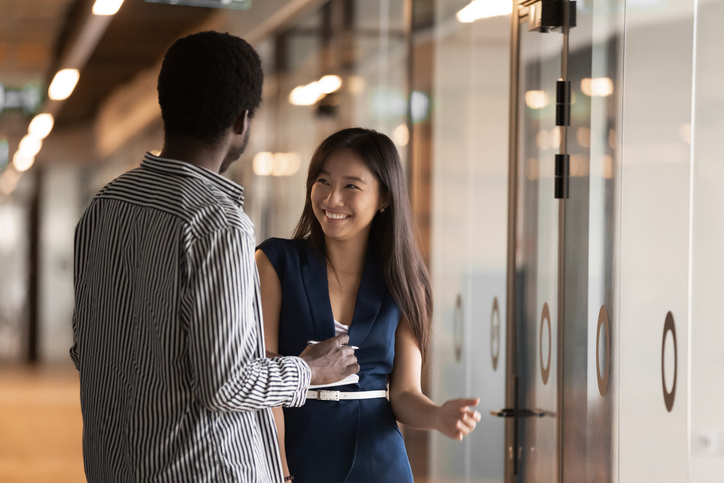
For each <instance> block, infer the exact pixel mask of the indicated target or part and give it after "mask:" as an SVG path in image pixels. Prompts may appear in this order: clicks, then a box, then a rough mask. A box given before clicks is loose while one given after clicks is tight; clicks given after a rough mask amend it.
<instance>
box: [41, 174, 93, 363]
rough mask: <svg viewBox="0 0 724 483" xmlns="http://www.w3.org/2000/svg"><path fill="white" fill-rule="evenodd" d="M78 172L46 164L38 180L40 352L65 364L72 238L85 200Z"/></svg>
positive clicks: (71, 299)
mask: <svg viewBox="0 0 724 483" xmlns="http://www.w3.org/2000/svg"><path fill="white" fill-rule="evenodd" d="M80 172H81V170H79V169H77V168H75V169H74V168H71V167H69V166H63V167H49V168H47V169H46V170H45V171H44V172H43V177H42V182H41V189H42V196H41V198H40V202H41V213H42V218H41V228H40V237H41V239H40V244H41V250H40V273H39V276H40V286H41V289H40V302H39V303H40V309H39V322H38V323H39V325H40V330H39V339H40V340H39V344H38V345H39V353H40V354H41V358H42V359H43V360H44V361H57V362H60V363H64V364H69V363H70V360H69V356H68V349H70V346H71V345H73V330H72V318H73V306H74V300H75V296H74V292H73V239H74V236H75V225H76V224H77V223H78V219H79V218H80V217H81V215H82V214H83V212H82V209H84V202H85V200H83V199H82V196H83V189H82V188H81V183H82V182H83V181H85V179H84V178H83V177H82V176H80Z"/></svg>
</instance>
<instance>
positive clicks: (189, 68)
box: [158, 32, 264, 145]
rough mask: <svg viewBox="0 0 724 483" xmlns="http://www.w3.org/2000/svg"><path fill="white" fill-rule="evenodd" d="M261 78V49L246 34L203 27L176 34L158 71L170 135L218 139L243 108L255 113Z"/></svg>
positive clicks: (206, 140) (160, 99)
mask: <svg viewBox="0 0 724 483" xmlns="http://www.w3.org/2000/svg"><path fill="white" fill-rule="evenodd" d="M263 81H264V74H263V72H262V69H261V60H260V59H259V55H258V54H257V53H256V51H255V50H254V49H253V48H252V47H251V45H249V44H248V43H247V42H246V41H245V40H243V39H240V38H238V37H234V36H232V35H229V34H222V33H218V32H201V33H197V34H193V35H189V36H188V37H184V38H182V39H179V40H177V41H176V42H175V43H174V44H173V45H172V46H171V47H170V48H169V49H168V51H167V52H166V56H165V57H164V59H163V64H162V66H161V73H160V74H159V76H158V103H159V104H160V105H161V116H162V117H163V124H164V130H165V132H166V139H167V140H168V139H179V138H192V139H196V140H199V141H202V142H204V143H206V144H207V145H214V144H215V143H216V142H217V141H218V140H219V139H220V138H221V136H222V135H223V133H224V131H226V130H227V129H228V128H229V127H231V126H232V125H233V124H234V122H235V121H236V119H237V118H238V117H239V116H240V115H241V114H243V112H244V111H246V110H248V111H249V117H251V116H252V115H253V114H254V110H255V109H256V108H257V106H259V103H260V102H261V86H262V83H263Z"/></svg>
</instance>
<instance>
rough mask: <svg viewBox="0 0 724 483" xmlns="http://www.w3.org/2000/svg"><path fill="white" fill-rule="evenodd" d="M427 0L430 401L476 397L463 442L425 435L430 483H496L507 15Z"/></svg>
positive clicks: (501, 391) (500, 458) (499, 475)
mask: <svg viewBox="0 0 724 483" xmlns="http://www.w3.org/2000/svg"><path fill="white" fill-rule="evenodd" d="M468 4H469V2H465V1H463V2H437V4H436V5H437V7H436V12H435V25H434V29H433V35H434V44H435V47H434V49H435V50H434V59H435V64H434V77H433V96H432V103H433V111H432V116H433V121H432V129H433V137H432V139H433V169H432V198H433V203H432V219H431V222H432V239H431V250H432V251H431V253H432V257H431V270H432V274H433V286H434V287H433V288H434V293H435V316H434V317H435V318H434V340H433V371H432V381H431V389H432V396H433V400H435V402H437V403H442V402H444V401H445V400H447V399H450V398H457V397H468V396H470V397H479V398H480V404H479V407H478V410H479V411H480V412H481V413H482V415H483V416H482V417H483V419H482V421H481V422H480V424H478V427H477V429H476V431H475V432H474V433H473V434H472V435H471V436H469V437H467V438H466V439H465V440H464V441H463V442H458V441H452V440H450V439H448V438H446V437H445V436H443V435H441V434H439V433H436V432H433V433H431V435H430V437H431V447H430V453H431V460H430V470H431V477H432V481H438V480H440V481H486V482H493V481H500V482H502V481H503V476H504V463H505V459H504V458H505V455H504V453H505V440H504V437H505V435H504V430H505V426H504V425H505V420H504V419H499V418H493V417H491V416H490V414H489V413H490V411H491V410H495V409H502V408H503V407H504V406H505V381H506V379H505V376H506V367H505V366H506V350H505V347H506V329H505V325H506V324H505V321H506V310H505V309H506V300H507V299H506V275H505V271H506V260H507V258H506V254H507V244H506V241H507V203H508V198H507V196H508V190H507V183H508V109H509V107H508V95H509V90H510V87H509V82H508V81H509V71H510V47H509V46H510V16H509V15H500V16H494V17H491V18H479V19H476V20H473V19H471V18H465V17H464V16H463V17H461V18H462V19H463V20H464V21H461V20H460V19H459V17H460V16H459V15H458V12H460V11H461V10H462V9H463V8H465V7H466V6H467V5H468Z"/></svg>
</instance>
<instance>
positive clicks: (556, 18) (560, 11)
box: [528, 0, 576, 33]
mask: <svg viewBox="0 0 724 483" xmlns="http://www.w3.org/2000/svg"><path fill="white" fill-rule="evenodd" d="M566 4H568V28H573V27H575V26H576V2H573V1H569V2H566V1H563V0H538V1H537V2H535V3H533V4H531V5H530V6H529V7H528V30H529V31H534V30H537V31H538V32H543V33H548V32H550V31H551V30H553V29H557V28H561V27H563V23H564V13H565V10H564V5H566Z"/></svg>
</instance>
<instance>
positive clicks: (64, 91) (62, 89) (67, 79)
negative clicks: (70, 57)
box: [48, 69, 80, 101]
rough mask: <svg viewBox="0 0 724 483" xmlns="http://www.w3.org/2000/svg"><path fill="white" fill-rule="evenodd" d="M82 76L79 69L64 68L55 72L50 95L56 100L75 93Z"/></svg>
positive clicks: (49, 91)
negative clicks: (74, 90)
mask: <svg viewBox="0 0 724 483" xmlns="http://www.w3.org/2000/svg"><path fill="white" fill-rule="evenodd" d="M79 78H80V72H78V69H63V70H61V71H59V72H58V73H57V74H55V77H54V78H53V82H51V83H50V87H49V88H48V96H49V97H50V98H51V99H52V100H54V101H62V100H63V99H67V98H68V97H70V95H71V94H72V93H73V89H75V85H76V84H77V83H78V79H79Z"/></svg>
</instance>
